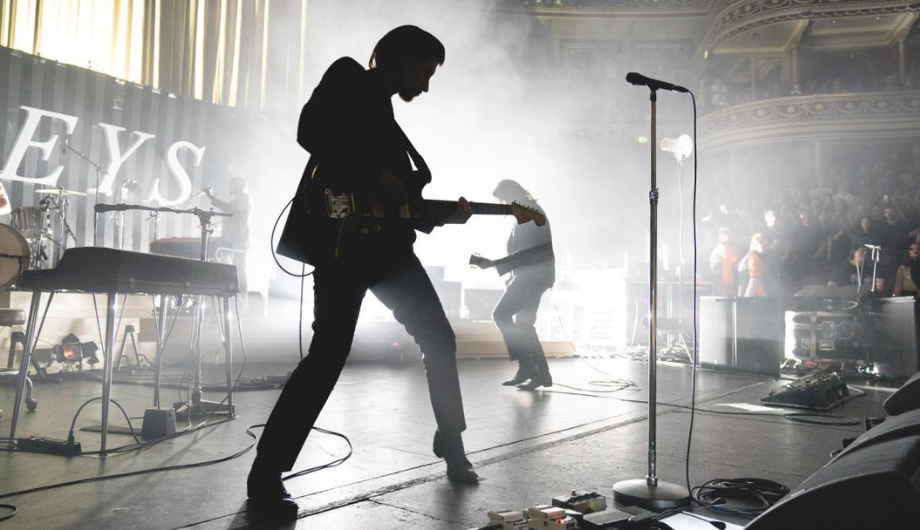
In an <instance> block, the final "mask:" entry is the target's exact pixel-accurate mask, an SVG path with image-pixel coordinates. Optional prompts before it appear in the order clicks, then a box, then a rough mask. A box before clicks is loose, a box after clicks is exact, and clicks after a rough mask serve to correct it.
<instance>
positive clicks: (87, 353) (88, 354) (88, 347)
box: [81, 341, 99, 365]
mask: <svg viewBox="0 0 920 530" xmlns="http://www.w3.org/2000/svg"><path fill="white" fill-rule="evenodd" d="M81 346H82V350H83V357H84V358H85V359H86V360H87V361H86V362H88V363H89V364H91V365H92V364H98V363H99V357H96V352H97V351H99V346H96V343H95V342H92V341H90V342H84V343H82V344H81Z"/></svg>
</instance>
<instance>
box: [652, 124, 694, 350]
mask: <svg viewBox="0 0 920 530" xmlns="http://www.w3.org/2000/svg"><path fill="white" fill-rule="evenodd" d="M661 150H662V151H668V152H669V153H672V154H673V155H674V158H675V159H676V160H677V196H678V200H679V201H680V207H679V209H678V211H679V218H678V222H677V296H674V294H673V291H671V290H669V293H668V294H669V296H668V317H669V319H670V320H671V325H672V326H673V322H674V320H675V318H674V313H677V318H676V320H677V328H676V330H674V329H669V330H668V351H669V352H671V353H675V352H680V353H683V354H686V355H687V357H688V359H689V361H690V362H691V363H693V352H691V351H690V348H689V347H688V346H687V341H686V339H685V338H684V307H683V306H684V303H683V302H684V269H685V264H686V262H685V260H684V179H683V168H684V160H686V159H687V157H689V156H690V154H691V153H693V139H692V138H690V137H689V136H688V135H686V134H682V135H680V136H679V137H678V138H677V139H676V140H675V139H673V138H664V139H662V140H661ZM693 281H696V278H693ZM675 306H676V309H675Z"/></svg>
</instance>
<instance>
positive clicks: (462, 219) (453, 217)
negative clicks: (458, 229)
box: [440, 197, 473, 225]
mask: <svg viewBox="0 0 920 530" xmlns="http://www.w3.org/2000/svg"><path fill="white" fill-rule="evenodd" d="M472 216H473V209H472V208H470V203H469V201H467V200H466V199H465V198H463V197H460V199H458V200H457V209H456V210H454V213H452V214H448V215H445V216H444V217H441V219H440V222H441V224H445V225H462V224H464V223H466V222H467V221H469V220H470V217H472Z"/></svg>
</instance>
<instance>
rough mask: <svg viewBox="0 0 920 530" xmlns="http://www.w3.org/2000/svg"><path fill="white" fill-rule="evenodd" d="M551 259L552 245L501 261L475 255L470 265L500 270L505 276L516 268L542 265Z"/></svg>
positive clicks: (521, 252)
mask: <svg viewBox="0 0 920 530" xmlns="http://www.w3.org/2000/svg"><path fill="white" fill-rule="evenodd" d="M549 259H553V245H552V243H546V244H543V245H538V246H536V247H532V248H528V249H526V250H522V251H520V252H515V253H514V254H509V255H507V256H505V257H504V258H499V259H488V258H484V257H482V256H480V255H479V254H473V255H471V256H470V265H472V266H473V267H476V268H478V269H491V268H493V267H495V268H497V269H498V273H499V274H504V273H505V272H508V271H509V270H511V269H514V268H515V267H520V266H522V265H529V264H534V263H540V262H543V261H547V260H549Z"/></svg>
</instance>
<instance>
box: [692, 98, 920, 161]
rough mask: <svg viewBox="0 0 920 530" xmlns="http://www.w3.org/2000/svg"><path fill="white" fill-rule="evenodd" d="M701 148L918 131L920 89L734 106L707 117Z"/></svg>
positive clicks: (911, 134)
mask: <svg viewBox="0 0 920 530" xmlns="http://www.w3.org/2000/svg"><path fill="white" fill-rule="evenodd" d="M699 125H700V127H699V130H700V149H701V150H702V149H707V150H708V151H710V152H713V151H720V150H725V149H735V148H739V147H746V146H751V145H759V144H765V143H777V142H788V141H797V140H816V139H835V138H836V139H842V138H905V137H918V136H920V91H899V92H867V93H857V94H817V95H810V96H792V97H784V98H777V99H768V100H761V101H755V102H751V103H745V104H742V105H735V106H732V107H728V108H725V109H722V110H719V111H717V112H713V113H710V114H708V115H706V116H703V117H702V118H701V120H700V124H699Z"/></svg>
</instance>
